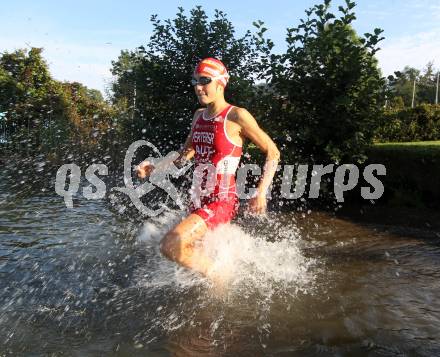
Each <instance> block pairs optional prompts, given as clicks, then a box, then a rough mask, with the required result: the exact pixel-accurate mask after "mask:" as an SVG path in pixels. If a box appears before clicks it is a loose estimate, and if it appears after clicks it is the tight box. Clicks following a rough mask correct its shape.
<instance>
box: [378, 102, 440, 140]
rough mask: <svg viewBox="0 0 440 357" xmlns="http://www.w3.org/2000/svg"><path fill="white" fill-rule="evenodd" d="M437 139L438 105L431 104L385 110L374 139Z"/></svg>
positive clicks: (439, 126)
mask: <svg viewBox="0 0 440 357" xmlns="http://www.w3.org/2000/svg"><path fill="white" fill-rule="evenodd" d="M439 139H440V105H432V104H421V105H418V106H416V107H414V108H403V109H402V108H400V109H389V110H386V111H385V112H384V113H383V115H382V117H381V125H380V127H379V128H378V130H377V132H376V140H377V141H379V142H385V141H423V140H425V141H428V140H439Z"/></svg>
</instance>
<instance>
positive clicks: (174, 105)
mask: <svg viewBox="0 0 440 357" xmlns="http://www.w3.org/2000/svg"><path fill="white" fill-rule="evenodd" d="M151 22H152V25H153V34H152V36H151V38H150V40H149V42H148V43H147V44H146V45H145V46H140V47H138V48H137V49H135V50H134V51H123V52H121V55H120V56H119V58H118V60H117V61H114V62H113V69H112V72H113V75H114V76H115V77H116V80H115V82H114V84H113V92H114V96H113V102H114V103H116V104H118V105H119V106H120V107H122V108H124V110H123V111H125V113H126V115H125V118H124V123H125V127H126V128H127V130H128V131H129V132H131V133H132V135H133V137H136V138H137V137H139V136H141V133H142V130H144V132H145V131H147V133H146V135H147V136H148V137H149V138H150V139H153V140H154V136H155V137H156V138H157V141H158V142H159V144H160V143H164V142H168V140H173V141H177V142H179V143H180V142H181V141H182V140H184V138H185V136H186V135H187V133H188V129H189V127H190V122H191V117H192V114H193V112H194V111H195V109H196V108H197V107H198V106H199V104H198V103H197V100H196V97H195V95H194V90H193V88H192V86H191V85H190V78H191V75H192V73H193V71H194V68H195V66H196V64H197V63H198V62H199V61H200V60H201V59H202V58H205V57H216V58H218V59H220V60H222V61H223V62H224V63H225V65H226V66H227V68H228V70H229V72H230V75H231V80H230V84H229V85H228V87H227V90H226V97H227V99H229V100H230V101H231V102H233V103H235V104H237V105H243V106H247V105H248V104H249V103H250V100H251V98H252V96H253V86H254V84H255V79H256V74H257V70H258V68H257V64H258V61H259V58H260V57H261V56H260V51H259V47H258V46H257V44H256V38H255V36H252V34H251V33H250V32H249V31H248V32H246V33H245V34H244V36H241V37H238V36H237V35H236V33H235V29H234V27H233V25H232V23H231V22H230V21H229V20H228V19H227V18H226V14H225V13H223V12H222V11H219V10H216V11H215V14H214V18H213V19H209V18H208V16H207V14H206V13H205V11H204V10H203V9H202V8H201V7H199V6H198V7H196V8H194V9H192V10H191V11H190V14H189V16H188V15H186V13H185V12H184V10H183V9H182V8H179V11H178V13H177V15H176V17H175V18H174V19H172V20H171V19H168V20H165V21H162V20H159V19H158V17H157V16H156V15H154V16H152V17H151ZM260 47H261V46H260Z"/></svg>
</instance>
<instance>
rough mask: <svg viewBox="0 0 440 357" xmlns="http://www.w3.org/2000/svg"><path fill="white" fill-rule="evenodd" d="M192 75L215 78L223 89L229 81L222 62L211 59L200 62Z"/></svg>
mask: <svg viewBox="0 0 440 357" xmlns="http://www.w3.org/2000/svg"><path fill="white" fill-rule="evenodd" d="M194 74H199V75H202V74H204V75H208V76H209V77H216V78H215V79H217V80H218V81H219V82H220V84H221V85H222V86H223V87H226V84H227V83H228V80H229V74H228V71H227V69H226V67H225V65H224V64H223V62H222V61H219V60H218V59H215V58H212V57H209V58H205V59H203V60H201V61H200V62H199V64H198V65H197V66H196V68H195V70H194Z"/></svg>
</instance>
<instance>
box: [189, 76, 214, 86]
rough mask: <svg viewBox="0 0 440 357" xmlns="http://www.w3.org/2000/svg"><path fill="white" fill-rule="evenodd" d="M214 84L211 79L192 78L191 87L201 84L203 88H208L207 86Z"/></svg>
mask: <svg viewBox="0 0 440 357" xmlns="http://www.w3.org/2000/svg"><path fill="white" fill-rule="evenodd" d="M211 82H212V78H211V77H200V78H199V80H197V79H195V78H191V85H193V86H196V85H197V84H200V85H202V86H206V85H207V84H209V83H211Z"/></svg>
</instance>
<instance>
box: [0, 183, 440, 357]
mask: <svg viewBox="0 0 440 357" xmlns="http://www.w3.org/2000/svg"><path fill="white" fill-rule="evenodd" d="M122 211H123V209H119V211H118V209H117V208H116V209H115V208H114V207H113V208H112V209H110V208H109V204H108V203H106V202H105V201H87V200H85V199H77V200H75V205H74V208H73V209H67V208H66V207H65V206H64V203H63V200H62V198H61V197H59V196H56V195H55V194H54V192H51V191H50V190H47V191H41V190H30V191H29V192H27V193H23V192H18V193H17V192H15V193H14V192H10V191H9V189H8V188H7V185H6V184H5V183H4V181H1V183H0V355H32V356H34V355H54V356H58V355H68V356H69V355H71V356H97V355H106V356H438V355H440V233H439V232H438V231H436V230H435V229H433V228H432V227H431V228H430V227H426V229H425V228H417V229H415V228H409V227H402V226H393V225H387V224H383V223H382V224H378V223H369V224H360V223H353V222H352V221H350V220H348V219H347V220H344V219H340V218H335V217H334V216H333V215H331V214H325V213H319V212H291V213H285V212H284V213H272V214H270V215H269V217H267V218H261V219H257V218H255V217H245V216H242V217H240V218H239V219H237V220H236V221H235V222H233V224H230V225H226V226H223V227H221V228H219V229H218V230H216V231H214V232H212V233H210V234H209V235H208V237H207V242H206V245H205V247H204V249H206V250H207V252H208V253H209V254H211V255H212V256H214V257H215V269H216V271H218V274H219V276H220V277H221V278H222V280H221V283H216V284H212V283H211V282H210V281H208V280H206V279H204V278H201V277H200V276H198V275H196V274H192V273H191V272H189V271H187V270H185V269H181V268H178V267H177V266H176V265H175V264H173V263H171V262H169V261H167V260H165V259H164V258H163V257H161V255H160V253H159V250H158V242H159V240H160V238H161V236H162V234H163V233H164V232H165V231H166V230H167V228H168V227H171V226H172V225H173V224H174V223H175V222H177V221H178V220H179V217H181V216H182V214H183V213H182V212H178V211H167V212H166V213H165V214H164V215H162V216H160V217H157V218H154V219H149V220H145V222H142V221H140V220H139V219H131V218H133V217H132V216H133V215H134V214H135V213H134V212H130V213H128V211H127V212H122Z"/></svg>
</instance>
